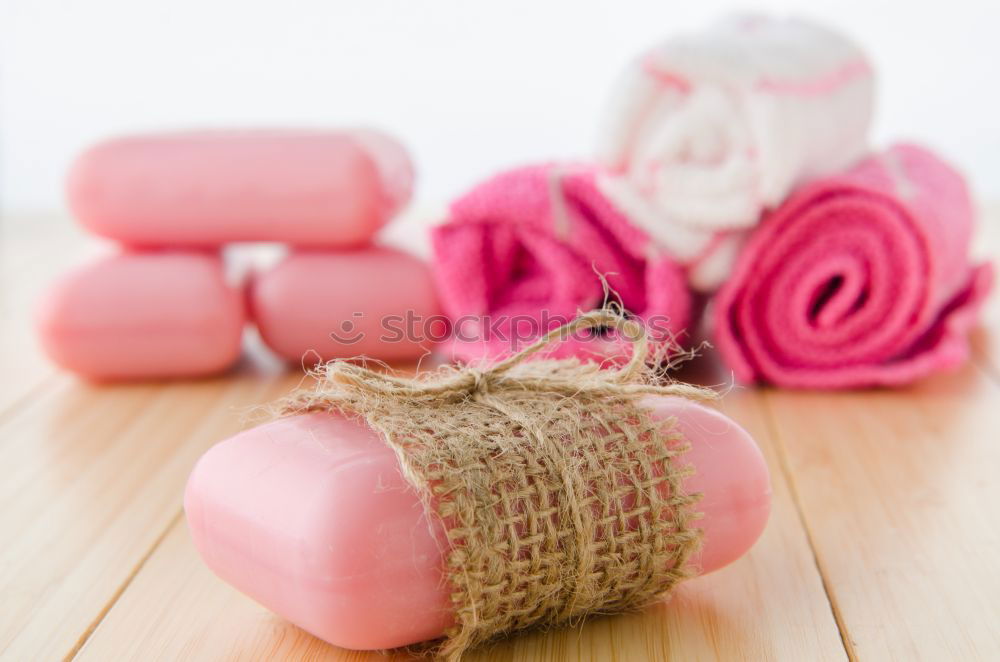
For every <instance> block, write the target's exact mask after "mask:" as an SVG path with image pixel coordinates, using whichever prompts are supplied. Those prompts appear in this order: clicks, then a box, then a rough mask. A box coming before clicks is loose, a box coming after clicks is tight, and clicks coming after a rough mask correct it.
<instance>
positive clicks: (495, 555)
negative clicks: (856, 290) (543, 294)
mask: <svg viewBox="0 0 1000 662" xmlns="http://www.w3.org/2000/svg"><path fill="white" fill-rule="evenodd" d="M598 327H601V328H605V327H606V328H609V329H612V330H614V331H616V332H618V333H619V334H620V335H621V336H622V337H623V338H625V339H627V340H628V341H629V342H630V343H631V347H632V354H631V357H630V358H629V360H628V361H627V362H626V363H624V364H620V366H619V367H617V368H604V369H602V366H600V365H598V364H596V363H592V362H591V363H581V362H579V361H576V360H572V359H567V360H558V361H556V360H546V359H538V360H534V361H527V359H528V358H529V357H531V356H532V355H534V354H536V353H538V352H540V351H542V350H543V349H544V348H545V347H546V346H548V345H550V344H552V343H553V342H557V341H558V339H559V338H563V337H566V335H568V334H571V333H575V332H577V331H581V330H584V329H590V328H598ZM649 351H650V350H649V341H648V338H647V336H646V334H645V332H644V330H643V328H642V326H641V325H640V324H638V323H636V322H634V321H631V320H628V319H625V318H623V317H621V316H620V315H618V314H617V313H615V312H612V311H608V310H598V311H594V312H591V313H587V314H584V315H581V316H580V317H578V318H576V319H575V320H574V321H573V322H571V323H570V324H568V325H566V326H564V327H562V328H559V329H556V330H554V331H552V332H551V333H549V334H547V335H546V336H544V337H543V338H541V339H540V340H539V341H538V342H536V343H535V344H533V345H531V346H530V347H528V348H526V349H524V350H523V351H521V352H520V353H518V354H515V355H513V356H511V357H510V358H508V359H506V360H503V361H500V362H499V363H496V364H494V365H493V366H492V367H488V368H486V369H475V368H471V367H466V368H459V367H454V366H450V367H445V368H443V369H440V370H437V371H433V372H430V373H425V374H423V375H419V376H418V377H416V378H403V377H397V376H392V375H386V374H382V373H379V372H375V371H372V370H369V369H367V368H365V367H363V366H359V365H357V364H354V363H350V362H347V361H333V362H330V363H328V364H326V365H325V366H324V367H323V368H322V369H321V370H320V374H319V381H318V385H317V386H316V387H315V388H310V389H302V390H299V391H297V392H295V393H293V394H292V395H290V396H289V397H288V398H286V399H285V400H283V401H282V403H281V411H282V413H283V414H295V413H302V412H307V411H335V412H338V413H341V414H346V415H353V416H357V417H360V418H361V419H362V420H364V422H366V423H367V424H368V425H369V426H371V427H372V428H373V429H374V430H376V431H378V432H379V433H381V435H382V437H383V438H384V439H385V442H386V443H387V444H389V446H390V447H392V449H393V450H394V451H395V452H396V455H397V456H398V458H399V464H400V467H401V468H402V472H403V475H404V476H405V478H406V480H407V481H409V483H410V484H411V485H412V486H413V487H414V488H415V489H416V490H417V491H418V493H419V494H420V496H421V498H422V499H423V501H424V505H425V507H426V508H427V511H428V512H429V513H431V514H433V515H435V516H436V517H437V518H439V519H440V522H441V525H442V528H443V530H444V532H445V535H446V537H447V542H448V550H447V551H446V552H445V568H444V572H445V579H446V581H447V582H448V583H449V585H450V587H451V589H452V593H451V599H452V603H453V608H454V613H455V624H454V626H453V627H451V628H450V629H449V630H448V632H447V633H446V636H445V638H444V639H443V640H442V641H440V642H438V643H437V645H436V646H435V647H434V648H433V649H432V652H433V653H435V654H437V655H439V656H441V657H442V658H444V659H447V660H458V659H460V658H461V656H462V654H463V653H464V652H465V651H466V650H467V649H468V648H469V647H470V646H475V645H477V644H480V643H482V642H485V641H487V640H490V639H492V638H494V637H496V636H498V635H501V634H505V633H508V632H512V631H516V630H521V629H524V628H528V627H533V626H536V627H537V626H543V627H544V626H553V625H557V624H572V623H574V622H578V621H579V620H580V619H582V618H584V617H586V616H588V615H591V614H598V613H600V614H610V613H617V612H623V611H628V610H633V609H637V608H641V607H643V606H645V605H647V604H648V603H650V602H652V601H654V600H655V599H657V598H659V597H660V596H662V595H663V594H664V593H666V592H668V591H670V590H671V589H672V588H673V587H674V586H675V585H676V584H677V583H678V582H679V581H681V580H682V579H684V578H686V577H687V576H688V575H689V573H690V569H689V568H687V567H686V566H687V560H688V557H689V556H690V555H691V554H692V552H694V551H695V550H696V549H697V547H698V545H699V543H700V531H699V530H698V529H697V528H696V527H695V526H694V520H696V518H697V517H698V513H696V512H695V508H694V504H695V503H696V502H697V500H698V498H699V497H700V495H697V494H685V493H684V491H683V489H682V481H683V479H684V478H685V477H686V476H688V475H689V474H690V471H691V469H690V468H689V467H686V466H684V465H682V464H681V463H680V461H679V460H677V459H675V458H677V457H678V456H680V455H681V454H683V453H684V452H685V451H686V450H687V449H688V444H687V443H686V442H685V441H684V440H683V439H682V438H681V436H680V434H679V433H678V432H677V431H676V428H675V426H676V421H673V420H669V419H668V420H657V419H655V418H654V417H653V416H652V415H651V414H650V412H649V411H648V410H647V409H645V408H644V407H643V406H641V405H640V403H639V401H640V400H641V399H642V397H643V396H647V395H679V396H683V397H686V398H698V399H704V398H708V397H712V396H713V395H714V394H713V393H712V392H711V391H707V390H705V389H701V388H697V387H694V386H690V385H687V384H682V383H664V380H663V378H662V376H660V375H658V373H657V371H656V370H655V369H654V368H652V367H650V366H649V365H647V359H648V358H649Z"/></svg>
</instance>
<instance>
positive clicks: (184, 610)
mask: <svg viewBox="0 0 1000 662" xmlns="http://www.w3.org/2000/svg"><path fill="white" fill-rule="evenodd" d="M725 409H726V410H727V412H728V413H729V414H730V415H732V416H733V417H734V418H736V419H737V420H739V421H741V422H742V423H743V424H744V425H746V426H747V427H748V429H750V430H751V433H752V434H754V435H755V436H756V437H757V439H759V440H760V441H761V443H762V446H763V448H764V450H765V453H766V454H767V455H768V459H769V461H771V462H772V463H773V462H774V461H775V457H774V451H773V447H772V444H771V443H770V438H769V432H768V424H767V422H766V421H765V420H764V419H763V417H762V415H761V412H760V407H759V405H758V402H757V395H756V394H755V393H751V392H745V391H744V392H737V393H734V394H733V396H732V397H730V398H728V399H727V400H726V402H725ZM773 478H774V489H775V494H774V513H773V516H772V519H771V522H770V524H769V526H768V529H767V531H766V532H765V534H764V536H763V538H762V539H761V541H760V542H759V543H758V544H757V545H756V547H755V548H754V549H753V550H752V551H751V553H750V554H749V555H748V556H747V557H745V558H744V559H742V560H740V561H739V562H737V563H736V564H734V565H732V566H730V567H729V568H726V569H724V570H722V571H720V572H717V573H715V574H712V575H709V576H706V577H701V578H698V579H696V580H693V581H691V582H689V583H688V584H686V585H684V586H683V587H682V588H681V589H680V590H679V591H678V593H677V594H676V595H675V597H674V599H673V600H671V601H669V602H667V603H665V604H663V605H661V606H658V607H656V608H653V609H650V610H647V611H646V612H644V613H641V614H635V615H628V616H620V617H613V618H603V619H598V620H594V621H591V622H588V623H586V624H585V625H583V626H582V627H581V628H578V629H573V630H562V631H555V632H548V633H537V634H531V635H527V636H522V637H516V638H512V639H510V640H508V641H505V642H502V643H500V644H498V645H497V646H495V647H493V648H490V649H488V650H485V651H481V652H479V653H477V654H476V655H471V656H469V659H471V660H546V661H555V660H566V661H569V660H593V661H595V662H597V661H601V660H636V661H641V660H667V659H681V660H716V659H720V658H722V659H755V660H756V659H760V660H767V659H774V660H802V659H810V660H824V659H831V660H833V659H844V658H845V653H844V649H843V646H842V643H841V641H840V635H839V632H838V630H837V626H836V623H835V621H834V619H833V616H832V613H831V611H830V606H829V603H828V602H827V599H826V596H825V594H824V591H823V586H822V582H821V579H820V577H819V574H818V572H817V570H816V566H815V563H814V560H813V556H812V552H811V550H810V549H809V546H808V543H807V540H806V536H805V533H804V530H803V528H802V526H801V522H800V520H799V516H798V513H797V512H796V509H795V505H794V503H793V502H792V499H791V495H790V493H789V491H788V488H787V486H786V484H785V481H784V477H783V475H782V474H781V473H780V472H775V473H774V475H773ZM79 659H81V660H108V659H142V660H146V659H190V660H214V659H253V660H265V659H266V660H281V659H287V660H299V659H314V660H338V661H340V660H372V661H375V660H381V659H385V658H383V657H381V656H379V655H378V654H375V653H370V654H364V653H357V652H350V651H344V650H341V649H337V648H335V647H333V646H329V645H327V644H324V643H322V642H321V641H319V640H317V639H315V638H313V637H311V636H309V635H306V634H305V633H303V632H302V631H300V630H298V629H297V628H295V627H294V626H291V625H289V624H287V623H286V622H284V621H282V620H281V619H280V618H278V617H276V616H273V615H271V614H270V613H269V612H268V611H267V610H266V609H264V608H263V607H260V606H259V605H257V604H255V603H254V602H252V601H251V600H250V599H249V598H244V597H242V596H240V595H239V594H238V593H237V592H236V591H235V590H234V589H231V588H230V587H228V586H227V585H225V584H224V583H223V582H222V581H221V580H218V579H216V578H215V577H214V576H212V575H211V573H210V572H209V571H208V570H207V569H206V568H205V567H204V566H203V564H202V563H201V561H200V559H199V558H198V556H197V553H196V552H195V550H194V548H193V546H192V544H191V542H190V539H189V538H188V534H187V531H186V525H185V524H184V523H183V522H178V523H177V524H176V525H175V527H174V529H173V530H172V531H171V533H170V535H169V536H168V537H167V539H166V541H165V542H164V544H163V545H162V546H160V547H158V548H157V549H156V550H155V551H154V552H153V554H152V556H151V557H150V559H149V562H148V563H146V564H145V565H144V566H143V568H142V569H141V570H140V572H139V573H138V574H137V576H136V578H135V580H134V581H133V582H132V583H131V584H130V585H129V586H128V588H127V589H126V590H125V591H124V593H123V594H122V597H121V599H120V600H119V601H118V602H117V603H116V604H115V605H114V606H113V607H112V608H111V610H110V611H109V612H108V615H107V617H106V618H105V619H104V620H103V621H102V622H101V623H100V625H99V626H98V627H97V629H96V630H95V632H94V634H93V636H92V637H91V638H90V639H89V640H88V641H87V643H86V644H85V645H84V647H83V648H82V649H81V651H80V655H79Z"/></svg>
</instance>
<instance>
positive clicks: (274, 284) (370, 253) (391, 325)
mask: <svg viewBox="0 0 1000 662" xmlns="http://www.w3.org/2000/svg"><path fill="white" fill-rule="evenodd" d="M249 301H250V309H251V315H252V317H253V319H254V322H255V323H256V324H257V328H258V329H259V330H260V334H261V337H262V338H263V339H264V342H265V343H266V344H267V346H268V347H270V348H271V349H272V350H273V351H274V352H275V353H276V354H278V355H279V356H281V357H283V358H285V359H288V360H289V361H294V362H296V363H298V362H300V361H306V362H308V363H316V362H317V361H318V360H320V359H323V360H329V359H333V358H349V357H354V356H361V355H364V356H367V357H370V358H375V359H380V360H385V361H400V360H414V359H418V358H420V357H421V356H423V355H425V354H427V353H429V352H430V351H431V349H432V348H433V345H434V341H435V339H436V338H438V337H443V335H444V334H445V333H446V332H447V328H446V327H445V325H444V319H443V318H440V317H436V316H437V315H438V310H439V309H438V303H437V296H436V295H435V292H434V283H433V280H432V278H431V275H430V271H429V269H428V267H427V265H426V264H425V263H424V262H422V261H421V260H419V259H417V258H415V257H413V256H412V255H409V254H408V253H404V252H402V251H398V250H395V249H392V248H384V247H373V248H366V249H359V250H355V251H349V252H337V253H333V252H328V251H295V252H293V253H292V254H291V255H289V256H288V257H287V258H285V259H284V260H283V261H282V262H280V263H279V264H277V265H276V266H274V267H272V268H270V269H268V270H265V271H261V272H258V273H257V274H255V275H254V277H253V279H252V280H251V283H250V293H249ZM435 318H436V322H437V324H436V325H435ZM435 334H438V335H435Z"/></svg>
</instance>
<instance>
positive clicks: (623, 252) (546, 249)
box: [432, 164, 691, 360]
mask: <svg viewBox="0 0 1000 662" xmlns="http://www.w3.org/2000/svg"><path fill="white" fill-rule="evenodd" d="M432 239H433V247H434V262H435V270H436V275H437V279H438V292H439V295H440V297H441V301H442V305H443V306H444V309H445V312H446V313H447V314H448V316H449V317H450V318H451V320H452V322H453V335H454V341H453V344H452V354H453V356H454V357H455V358H458V359H462V360H475V359H480V358H486V357H489V358H496V357H499V356H503V355H506V354H509V353H511V352H512V351H514V350H516V349H517V345H518V342H517V341H518V340H520V341H521V343H520V344H523V342H524V341H527V340H531V339H534V338H536V337H537V336H538V335H540V334H541V333H542V332H544V331H547V330H550V329H552V328H555V327H556V326H559V325H561V324H564V323H566V322H567V321H568V320H570V319H572V318H573V317H574V316H575V315H576V314H577V312H578V311H587V310H591V309H593V308H595V307H599V306H600V305H601V304H602V302H603V299H604V289H603V285H602V283H601V279H600V277H599V276H598V274H605V275H606V276H607V280H608V284H609V285H610V286H611V288H612V289H614V291H615V292H616V293H617V294H618V296H619V297H620V298H621V303H622V304H623V305H624V306H625V308H626V310H627V311H628V312H630V313H633V314H636V315H638V316H640V317H642V318H644V319H646V320H647V321H648V322H649V323H650V325H651V326H652V327H653V329H652V330H653V331H654V332H655V333H657V334H662V337H664V338H666V337H670V336H672V335H677V334H680V333H681V332H683V331H684V329H685V328H686V327H687V325H688V323H689V321H690V317H691V298H690V294H689V292H688V290H687V287H686V285H685V281H684V276H683V274H682V273H681V271H680V270H679V269H678V267H677V266H676V264H675V263H674V262H673V260H671V259H670V258H669V257H667V255H666V254H665V253H664V252H663V251H661V250H659V249H658V248H657V247H656V246H655V245H654V244H653V243H652V242H651V241H650V239H649V237H648V236H647V235H646V234H645V233H644V232H642V231H641V230H639V229H637V228H636V227H635V226H633V225H632V224H631V223H630V222H629V220H628V219H627V218H625V216H623V215H622V214H621V213H620V212H619V211H618V210H617V209H616V208H615V207H614V206H612V204H611V203H610V202H609V201H608V199H607V198H606V197H605V196H604V195H603V194H602V193H601V192H600V191H599V190H598V188H597V186H596V184H595V171H594V169H593V168H591V167H587V166H584V165H554V164H547V165H536V166H529V167H524V168H519V169H515V170H511V171H508V172H505V173H502V174H500V175H497V176H495V177H493V178H492V179H489V180H487V181H486V182H484V183H482V184H480V185H479V186H477V187H476V188H474V189H473V190H472V191H471V192H469V193H467V194H466V195H465V196H463V197H461V198H459V199H458V200H456V201H455V202H454V203H453V204H452V206H451V210H450V214H449V218H448V220H447V222H446V223H445V224H444V225H442V226H440V227H438V228H436V229H435V230H434V233H433V237H432ZM610 349H611V348H610V347H609V346H607V345H604V346H603V349H602V343H601V342H589V341H587V340H585V339H584V340H579V341H576V342H567V343H564V344H563V346H562V349H561V352H560V355H565V354H577V355H587V354H591V355H593V354H602V353H605V352H607V351H609V350H610Z"/></svg>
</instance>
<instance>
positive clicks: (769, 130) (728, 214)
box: [599, 16, 875, 291]
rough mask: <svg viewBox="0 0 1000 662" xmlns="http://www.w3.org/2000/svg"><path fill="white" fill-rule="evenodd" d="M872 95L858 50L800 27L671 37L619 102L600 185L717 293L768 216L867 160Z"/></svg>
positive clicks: (760, 26) (732, 23)
mask: <svg viewBox="0 0 1000 662" xmlns="http://www.w3.org/2000/svg"><path fill="white" fill-rule="evenodd" d="M874 87H875V86H874V75H873V72H872V67H871V66H870V64H869V62H868V59H867V58H866V57H865V54H864V53H863V52H862V51H861V50H860V49H859V48H858V47H857V46H856V45H855V44H854V43H853V42H851V41H850V40H848V39H847V38H845V37H844V36H842V35H840V34H838V33H836V32H834V31H831V30H829V29H828V28H826V27H822V26H819V25H816V24H813V23H809V22H806V21H802V20H799V19H791V18H784V19H773V18H767V17H761V16H740V17H735V18H731V19H727V20H725V21H722V22H720V23H718V24H716V25H714V26H712V27H711V28H709V29H707V30H705V31H703V32H700V33H696V34H688V35H682V36H678V37H674V38H671V39H669V40H668V41H666V42H665V43H663V44H661V45H660V46H658V47H656V48H654V49H652V50H650V51H648V52H646V53H645V54H644V55H642V56H641V57H639V58H638V59H637V60H636V61H635V62H633V64H632V65H631V66H630V67H629V69H628V70H627V71H626V73H625V75H624V77H623V79H622V81H621V82H620V84H619V86H618V88H617V90H616V92H615V93H614V96H613V99H612V107H611V110H610V112H609V114H608V119H607V123H606V127H605V129H604V131H603V135H602V144H601V147H600V151H599V158H600V160H601V161H602V162H603V164H604V165H605V166H607V170H608V174H607V175H605V176H604V178H603V179H602V181H601V182H600V186H601V188H602V190H603V191H604V192H605V194H606V195H608V196H609V197H611V198H612V199H613V200H614V201H615V202H616V203H617V205H618V206H619V207H620V208H621V209H622V211H623V212H625V213H626V214H627V215H629V216H630V217H631V218H632V219H634V221H635V222H636V223H638V224H639V225H640V226H642V227H643V229H644V230H646V231H647V232H648V233H649V234H650V235H651V236H652V237H654V238H655V239H656V240H657V242H658V243H659V244H661V245H662V247H663V248H665V249H666V250H667V251H668V252H670V253H671V254H672V255H673V257H674V258H675V259H676V260H677V261H678V262H680V263H681V264H684V265H686V266H687V269H688V275H689V278H690V281H691V284H692V285H693V286H694V287H695V288H697V289H700V290H704V291H711V290H713V289H715V288H716V287H717V286H718V285H719V284H721V283H722V281H723V280H724V279H725V277H726V276H727V275H728V273H729V271H730V269H731V265H732V262H733V260H734V259H735V256H736V254H737V252H738V250H739V248H740V246H741V244H742V238H743V236H744V233H745V230H746V229H747V228H750V227H752V226H754V225H755V224H756V223H757V222H758V220H759V219H760V216H761V213H762V211H764V210H766V209H768V208H772V207H775V206H777V205H778V204H779V203H780V202H781V201H782V200H783V199H784V198H785V197H786V196H787V195H788V193H789V192H790V191H791V190H792V188H793V187H795V186H796V185H797V184H799V183H801V182H803V181H806V180H809V179H812V178H815V177H818V176H822V175H825V174H829V173H832V172H836V171H838V170H842V169H843V168H845V167H847V166H849V165H851V164H852V163H854V162H855V161H857V160H858V159H859V158H861V157H862V156H864V155H865V154H866V152H867V151H868V143H867V135H868V128H869V125H870V122H871V117H872V111H873V105H874Z"/></svg>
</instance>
